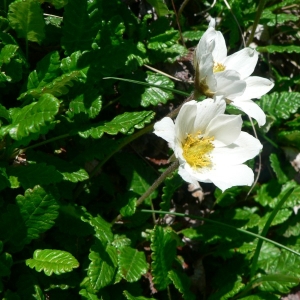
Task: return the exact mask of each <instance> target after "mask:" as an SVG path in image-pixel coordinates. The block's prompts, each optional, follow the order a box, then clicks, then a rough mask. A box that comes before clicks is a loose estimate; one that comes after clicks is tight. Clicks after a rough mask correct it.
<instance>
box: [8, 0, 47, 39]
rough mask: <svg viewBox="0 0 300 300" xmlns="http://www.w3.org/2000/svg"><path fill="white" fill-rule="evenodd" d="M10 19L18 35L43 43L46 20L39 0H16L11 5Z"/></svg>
mask: <svg viewBox="0 0 300 300" xmlns="http://www.w3.org/2000/svg"><path fill="white" fill-rule="evenodd" d="M8 20H9V24H10V26H11V27H12V28H13V29H14V30H15V31H16V32H17V34H18V37H21V38H25V39H26V40H28V41H31V42H37V43H39V44H40V43H41V42H42V40H43V39H44V37H45V32H44V27H45V21H44V18H43V11H42V9H41V4H40V2H39V1H37V0H26V1H15V2H13V3H11V4H10V5H9V13H8Z"/></svg>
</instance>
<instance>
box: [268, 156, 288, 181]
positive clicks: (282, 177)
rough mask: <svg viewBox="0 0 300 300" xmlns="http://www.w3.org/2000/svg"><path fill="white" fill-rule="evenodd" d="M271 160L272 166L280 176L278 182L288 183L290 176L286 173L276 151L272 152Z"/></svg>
mask: <svg viewBox="0 0 300 300" xmlns="http://www.w3.org/2000/svg"><path fill="white" fill-rule="evenodd" d="M270 162H271V167H272V169H273V171H274V172H275V174H276V176H277V178H278V182H279V183H280V184H283V183H286V182H287V181H288V180H289V178H288V177H287V176H286V175H285V173H284V171H283V170H282V167H281V166H280V162H279V159H278V156H277V155H276V154H275V153H272V154H271V155H270Z"/></svg>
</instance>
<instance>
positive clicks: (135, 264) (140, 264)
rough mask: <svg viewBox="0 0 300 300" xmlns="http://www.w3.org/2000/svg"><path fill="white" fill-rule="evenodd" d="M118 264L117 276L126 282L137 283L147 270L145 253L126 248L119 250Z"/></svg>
mask: <svg viewBox="0 0 300 300" xmlns="http://www.w3.org/2000/svg"><path fill="white" fill-rule="evenodd" d="M118 264H119V269H118V274H119V275H121V276H122V277H123V278H124V279H126V280H127V281H128V282H134V281H138V280H139V279H140V278H141V276H142V275H143V274H145V273H146V272H147V269H148V264H147V262H146V258H145V253H144V252H139V251H137V250H136V249H132V248H130V247H128V246H124V247H122V248H121V249H120V250H119V255H118Z"/></svg>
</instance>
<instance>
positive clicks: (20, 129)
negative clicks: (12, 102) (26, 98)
mask: <svg viewBox="0 0 300 300" xmlns="http://www.w3.org/2000/svg"><path fill="white" fill-rule="evenodd" d="M58 109H59V101H58V99H56V98H55V97H53V96H52V95H49V94H45V95H43V96H42V97H41V99H40V100H39V101H38V102H34V103H31V104H29V105H27V106H25V107H23V108H14V109H11V110H10V113H11V118H12V124H11V125H8V126H6V127H5V128H3V127H2V128H3V129H2V130H3V131H2V132H3V133H6V132H9V134H10V136H11V137H12V138H13V139H15V140H21V139H22V138H24V137H27V136H28V135H29V134H30V133H38V132H40V131H41V127H44V126H47V125H48V124H49V122H51V121H53V120H54V117H55V115H56V114H57V113H58Z"/></svg>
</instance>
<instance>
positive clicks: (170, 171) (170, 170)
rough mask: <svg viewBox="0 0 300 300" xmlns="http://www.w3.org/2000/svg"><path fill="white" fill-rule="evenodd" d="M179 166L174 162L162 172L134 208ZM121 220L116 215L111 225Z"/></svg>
mask: <svg viewBox="0 0 300 300" xmlns="http://www.w3.org/2000/svg"><path fill="white" fill-rule="evenodd" d="M178 166H179V162H178V161H176V162H174V163H172V164H171V165H170V166H169V167H168V169H167V170H166V171H164V172H163V173H162V174H161V175H160V176H159V177H158V178H157V179H156V180H155V181H154V183H153V184H152V185H151V186H150V187H149V189H148V190H147V191H146V192H145V193H144V194H143V195H142V196H141V197H140V198H139V199H138V200H137V202H136V206H139V205H141V204H142V203H143V202H144V201H145V200H146V199H147V198H148V197H149V196H150V195H151V194H152V193H153V192H154V191H155V190H156V189H157V188H158V187H159V186H160V185H161V184H162V183H163V182H164V180H165V179H166V178H167V177H168V176H169V175H170V174H171V173H172V172H174V171H175V170H176V169H177V168H178ZM151 212H152V213H156V212H157V211H155V210H151ZM121 219H122V216H121V215H118V216H117V217H116V218H115V219H114V220H113V221H112V222H111V223H112V224H114V223H116V222H118V221H120V220H121Z"/></svg>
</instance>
